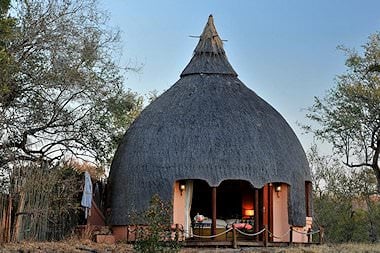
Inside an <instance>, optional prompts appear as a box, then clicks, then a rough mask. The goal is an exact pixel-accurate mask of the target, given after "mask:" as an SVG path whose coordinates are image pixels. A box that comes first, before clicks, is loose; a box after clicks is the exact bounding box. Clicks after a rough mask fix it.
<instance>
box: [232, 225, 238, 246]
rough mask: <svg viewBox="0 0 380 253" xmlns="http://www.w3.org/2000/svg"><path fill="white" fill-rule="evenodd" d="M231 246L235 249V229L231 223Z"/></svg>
mask: <svg viewBox="0 0 380 253" xmlns="http://www.w3.org/2000/svg"><path fill="white" fill-rule="evenodd" d="M232 247H233V248H234V249H237V238H236V229H235V226H234V225H232Z"/></svg>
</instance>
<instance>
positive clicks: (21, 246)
mask: <svg viewBox="0 0 380 253" xmlns="http://www.w3.org/2000/svg"><path fill="white" fill-rule="evenodd" d="M8 252H11V253H13V252H15V253H24V252H25V253H27V252H28V253H37V252H38V253H39V252H41V253H42V252H43V253H45V252H46V253H50V252H62V253H65V252H74V253H76V252H78V253H86V252H91V253H103V252H104V253H105V252H115V253H116V252H117V253H127V252H133V249H132V246H131V245H128V244H124V243H117V244H113V245H107V244H99V243H94V242H92V241H89V240H86V241H84V240H81V241H78V240H68V241H62V242H22V243H9V244H2V245H0V253H8ZM196 252H200V253H208V252H222V253H232V252H246V253H248V252H260V253H333V252H334V253H335V252H339V253H353V252H354V253H355V252H357V253H359V252H360V253H361V252H366V253H369V252H375V253H380V244H336V245H328V244H325V245H320V246H309V247H281V248H271V247H268V248H240V249H226V248H184V249H182V250H181V253H196Z"/></svg>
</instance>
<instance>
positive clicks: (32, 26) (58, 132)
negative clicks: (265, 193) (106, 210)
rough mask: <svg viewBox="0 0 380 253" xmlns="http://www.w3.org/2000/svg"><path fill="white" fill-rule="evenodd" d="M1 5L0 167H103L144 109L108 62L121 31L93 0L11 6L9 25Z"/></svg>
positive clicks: (25, 0)
mask: <svg viewBox="0 0 380 253" xmlns="http://www.w3.org/2000/svg"><path fill="white" fill-rule="evenodd" d="M0 3H1V4H0V7H1V9H0V10H1V12H0V13H1V23H0V26H1V29H2V31H3V29H5V31H7V32H6V33H0V36H1V37H0V64H1V71H2V74H1V75H0V76H1V78H0V115H2V116H1V117H0V126H1V128H0V168H5V167H7V166H8V167H9V164H12V163H14V162H15V161H32V162H34V161H41V160H44V161H49V162H54V161H55V162H56V161H60V160H62V159H67V158H72V157H75V158H77V159H84V160H87V161H92V162H95V163H97V164H104V163H106V162H108V161H109V160H110V157H111V154H112V153H113V151H114V149H115V146H116V145H117V143H118V142H119V140H120V138H121V136H122V134H123V133H124V132H125V130H126V128H127V127H128V126H129V124H130V123H131V122H132V120H133V119H134V118H135V117H136V116H137V114H138V113H139V111H140V110H141V107H142V98H141V97H139V96H138V95H137V94H136V93H133V92H131V91H129V90H126V89H125V88H124V87H123V78H122V75H121V71H122V70H123V68H122V67H120V66H119V65H118V64H117V62H116V61H115V60H114V57H113V56H114V55H116V53H119V52H117V51H116V50H117V49H118V48H119V46H118V45H119V44H118V43H119V31H118V30H117V29H113V28H110V27H109V25H108V24H107V21H108V17H107V15H106V14H105V13H104V12H103V11H101V10H99V9H98V7H97V3H96V0H48V1H42V0H23V1H21V0H20V1H15V2H14V9H12V12H11V13H12V15H13V17H12V18H11V19H10V20H8V17H7V16H6V14H5V13H7V9H8V7H9V1H6V0H0ZM4 66H9V67H8V68H3V67H4ZM4 71H5V72H7V73H8V74H6V75H5V74H3V72H4Z"/></svg>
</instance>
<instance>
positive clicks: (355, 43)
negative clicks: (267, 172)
mask: <svg viewBox="0 0 380 253" xmlns="http://www.w3.org/2000/svg"><path fill="white" fill-rule="evenodd" d="M101 8H103V9H105V10H106V11H108V13H109V16H110V25H111V26H116V27H118V28H119V29H120V30H121V32H122V37H121V39H122V48H121V51H122V54H121V55H120V62H121V63H122V64H125V65H128V66H130V67H139V66H142V69H141V71H139V72H138V73H135V72H132V71H130V72H128V73H126V80H125V86H126V87H127V88H130V89H131V90H132V91H135V92H138V93H140V94H148V93H149V91H152V90H157V91H158V92H159V93H162V92H163V91H165V90H167V89H169V88H170V86H171V85H173V84H174V83H175V82H176V81H177V80H178V79H179V75H180V73H181V72H182V70H183V69H184V68H185V66H186V65H187V63H188V62H189V61H190V59H191V56H192V53H193V50H194V48H195V46H196V44H197V43H198V39H197V38H191V37H189V36H190V35H194V36H198V35H200V34H201V32H202V31H203V28H204V26H205V24H206V22H207V18H208V16H209V15H210V14H212V15H213V16H214V22H215V26H216V29H217V31H218V33H219V36H220V37H221V38H222V39H224V40H227V41H226V42H224V49H225V51H226V53H227V56H228V59H229V61H230V63H231V64H232V66H233V67H234V69H235V71H236V72H237V73H238V75H239V79H240V80H242V81H243V82H244V83H245V85H246V86H248V87H249V88H250V89H252V90H253V91H255V92H256V93H257V94H258V95H259V96H261V97H262V98H263V99H265V100H266V101H267V102H268V103H269V104H271V105H272V106H273V107H274V108H275V109H276V110H277V111H279V112H280V113H281V115H282V116H283V117H284V118H285V119H286V120H287V122H288V123H289V124H290V125H291V127H292V128H293V130H294V131H295V133H296V135H297V136H298V138H299V139H300V141H301V143H302V145H303V147H304V149H305V150H307V149H308V148H309V147H310V145H311V143H312V142H313V138H312V135H310V134H309V135H305V134H303V130H302V129H301V128H300V127H299V125H298V124H297V122H299V123H304V124H305V123H308V121H307V119H306V118H305V114H306V111H305V108H307V107H309V106H311V105H312V104H313V98H314V96H319V97H321V96H323V95H324V94H325V93H326V91H327V90H328V89H330V88H332V87H333V86H334V85H335V82H334V78H335V77H336V76H337V75H339V74H343V73H344V72H345V71H346V68H345V66H344V63H345V55H344V53H343V52H342V51H339V50H338V49H337V46H338V45H344V46H345V47H347V48H356V49H357V50H359V51H360V48H361V45H363V44H364V43H366V41H367V39H368V36H369V35H370V34H372V33H375V32H377V31H380V11H379V10H380V1H378V0H376V1H375V0H372V1H371V0H356V1H353V0H339V1H338V0H319V1H316V0H313V1H312V0H298V1H296V0H273V1H269V0H268V1H264V0H262V1H256V0H245V1H244V0H235V1H232V0H228V1H227V0H207V1H206V0H203V1H201V0H192V1H181V0H160V1H147V0H135V1H128V0H110V1H106V2H103V3H102V4H101ZM321 146H322V149H323V148H327V146H324V145H321ZM325 153H328V151H327V152H325Z"/></svg>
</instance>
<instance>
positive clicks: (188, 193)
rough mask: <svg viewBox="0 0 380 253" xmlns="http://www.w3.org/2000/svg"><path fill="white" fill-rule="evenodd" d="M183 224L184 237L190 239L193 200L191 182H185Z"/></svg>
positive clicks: (191, 233)
mask: <svg viewBox="0 0 380 253" xmlns="http://www.w3.org/2000/svg"><path fill="white" fill-rule="evenodd" d="M185 187H186V188H185V189H186V190H185V224H184V226H185V227H184V229H185V231H186V232H187V233H185V237H190V236H192V235H193V231H192V227H191V217H190V210H191V202H192V200H193V180H186V184H185Z"/></svg>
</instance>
